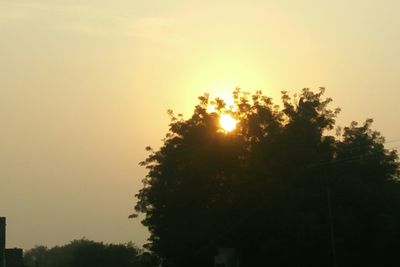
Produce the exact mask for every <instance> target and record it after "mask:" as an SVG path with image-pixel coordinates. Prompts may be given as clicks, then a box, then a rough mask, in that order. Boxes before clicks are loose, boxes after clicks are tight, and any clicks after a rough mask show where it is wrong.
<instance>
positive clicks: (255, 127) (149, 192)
mask: <svg viewBox="0 0 400 267" xmlns="http://www.w3.org/2000/svg"><path fill="white" fill-rule="evenodd" d="M323 93H324V90H323V89H321V90H320V91H319V92H318V93H314V92H312V91H310V90H308V89H304V90H303V91H302V92H301V94H300V95H299V96H295V97H293V98H291V97H290V96H289V95H288V94H287V93H286V92H283V94H282V100H283V108H279V107H278V106H275V105H274V104H273V103H272V100H271V99H270V98H268V97H266V96H264V95H262V94H261V92H257V93H256V94H254V95H249V94H247V93H242V92H241V91H240V90H235V91H234V92H233V97H234V99H235V106H236V109H234V110H232V109H228V108H227V107H226V106H225V104H224V102H223V101H222V100H220V99H216V100H215V101H210V100H209V97H208V96H207V95H205V96H203V97H200V103H199V104H198V105H197V106H196V108H195V110H194V114H193V115H192V117H191V118H189V119H187V120H185V119H183V118H182V117H181V116H174V115H173V113H172V112H170V115H171V119H172V120H171V124H170V130H169V132H168V134H167V135H166V138H165V139H164V144H163V146H162V147H161V148H160V149H159V150H157V151H153V150H151V148H148V150H149V151H150V155H149V157H148V158H147V159H146V160H145V161H144V162H142V165H143V166H145V167H146V168H147V169H148V170H149V173H148V175H147V177H146V178H145V179H144V180H143V182H144V187H143V189H142V190H141V191H140V192H139V194H138V195H137V196H138V198H139V201H138V203H137V205H136V211H138V212H143V213H145V215H146V217H145V219H144V220H143V224H144V225H145V226H147V227H148V229H149V230H150V233H151V237H150V239H149V241H150V242H149V244H148V248H149V249H150V250H151V251H153V252H155V253H157V254H158V255H159V256H160V257H161V259H162V265H163V266H164V267H181V266H182V267H183V266H192V267H196V266H213V265H212V264H213V256H214V255H215V253H216V249H217V248H218V247H232V248H235V249H236V251H237V253H238V255H239V258H240V262H241V266H246V267H251V266H308V267H309V266H334V264H335V263H334V262H335V261H336V263H337V265H338V266H395V265H397V262H399V260H400V256H398V255H397V253H396V249H397V248H398V247H400V228H399V227H398V225H400V213H399V212H398V210H399V208H400V187H399V183H398V180H397V176H398V168H399V163H398V161H397V153H396V152H395V151H389V150H387V149H385V147H384V142H385V140H384V138H383V137H381V135H380V134H379V133H378V132H376V131H373V130H371V127H370V126H371V123H372V120H367V121H366V122H365V123H364V124H363V125H362V126H358V125H357V124H356V123H352V124H351V125H350V126H349V127H346V128H344V129H343V131H342V133H338V134H337V135H336V136H335V135H332V132H334V127H335V118H336V115H337V114H338V112H339V110H338V109H336V110H331V109H329V108H328V105H329V103H330V102H331V99H329V98H328V99H323ZM210 104H211V105H214V106H215V109H216V110H215V111H213V112H211V111H209V105H210ZM221 113H229V114H231V115H232V116H233V117H235V118H236V119H237V120H238V122H239V123H238V126H237V128H236V129H235V130H234V131H232V132H229V133H225V132H223V131H222V130H221V129H220V126H219V121H218V120H219V114H221Z"/></svg>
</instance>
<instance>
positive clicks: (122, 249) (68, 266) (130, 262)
mask: <svg viewBox="0 0 400 267" xmlns="http://www.w3.org/2000/svg"><path fill="white" fill-rule="evenodd" d="M24 261H25V264H26V266H27V267H91V266H93V267H103V266H104V267H109V266H113V267H157V266H158V260H157V258H156V257H154V256H152V255H151V254H150V253H148V252H144V251H142V250H140V249H138V248H137V247H135V246H134V245H132V244H126V245H125V244H117V245H115V244H103V243H98V242H94V241H90V240H86V239H82V240H75V241H72V242H71V243H69V244H67V245H64V246H61V247H59V246H56V247H53V248H51V249H48V248H47V247H44V246H37V247H35V248H33V249H31V250H28V251H27V252H26V253H25V255H24Z"/></svg>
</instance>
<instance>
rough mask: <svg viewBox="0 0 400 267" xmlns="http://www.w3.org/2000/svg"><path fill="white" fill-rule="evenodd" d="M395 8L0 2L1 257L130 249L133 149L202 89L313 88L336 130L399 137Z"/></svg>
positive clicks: (285, 1)
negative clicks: (362, 124)
mask: <svg viewBox="0 0 400 267" xmlns="http://www.w3.org/2000/svg"><path fill="white" fill-rule="evenodd" d="M399 10H400V1H397V0H393V1H389V0H388V1H382V0H381V1H377V0H363V1H361V0H360V1H357V0H352V1H349V0H337V1H325V0H319V1H316V0H312V1H311V0H303V1H299V0H293V1H289V0H279V1H267V0H263V1H261V0H260V1H233V0H230V1H217V0H213V1H208V0H202V1H194V0H192V1H189V0H186V1H177V0H163V1H152V0H145V1H135V0H113V1H111V0H93V1H85V0H79V1H78V0H59V1H57V0H0V123H1V129H0V215H3V216H7V219H8V240H7V243H8V246H9V247H14V246H18V247H23V248H31V247H32V246H34V245H35V244H44V245H48V246H53V245H56V244H64V243H67V242H69V241H70V240H72V239H76V238H82V237H87V238H89V239H94V240H97V241H105V242H127V241H133V242H135V243H137V244H139V245H141V244H143V242H144V241H145V239H146V236H147V233H146V230H145V229H144V228H143V227H142V226H141V225H140V222H139V220H138V219H136V220H128V219H127V217H128V215H129V214H130V213H131V212H132V207H133V205H134V202H135V199H134V195H135V193H136V192H137V190H138V189H139V188H140V187H141V183H140V181H141V179H142V178H143V176H144V175H145V170H144V169H143V168H141V167H139V166H138V162H139V161H141V160H143V159H144V158H145V157H146V152H145V151H144V147H145V146H146V145H152V146H154V147H157V146H159V145H160V144H161V141H160V140H161V139H162V138H163V136H164V134H165V133H166V130H167V124H168V117H167V116H166V110H167V109H168V108H172V109H174V110H176V111H177V112H183V113H184V114H186V115H189V114H190V112H191V110H192V107H193V105H194V104H195V103H196V97H197V96H198V95H200V94H202V93H204V92H206V91H208V92H210V93H211V94H212V95H224V94H226V93H227V92H229V91H230V89H232V88H233V87H235V86H240V87H242V88H244V89H247V90H256V89H257V90H262V91H263V92H264V93H265V94H267V95H270V96H272V97H274V98H278V97H279V92H280V91H281V90H289V91H292V92H297V91H299V90H300V89H301V88H303V87H310V88H317V87H319V86H325V87H327V95H328V96H331V97H333V99H334V104H333V106H332V107H336V106H340V107H341V108H342V113H341V115H340V120H339V122H340V124H342V125H343V124H348V123H349V122H350V121H351V120H359V121H362V120H364V119H365V118H367V117H372V118H374V119H375V121H376V123H375V128H377V129H378V130H380V131H381V132H382V133H383V134H384V135H385V136H386V137H387V139H389V140H391V139H396V138H397V139H398V138H400V122H399V119H398V114H399V112H400V106H399V99H400V75H399V70H400V49H399V47H400V16H399V15H398V12H399ZM392 145H393V146H395V144H393V143H392ZM397 145H399V144H398V143H397Z"/></svg>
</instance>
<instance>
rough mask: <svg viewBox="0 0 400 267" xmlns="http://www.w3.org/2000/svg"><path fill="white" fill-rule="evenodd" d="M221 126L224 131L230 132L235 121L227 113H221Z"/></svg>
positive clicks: (234, 126) (233, 127)
mask: <svg viewBox="0 0 400 267" xmlns="http://www.w3.org/2000/svg"><path fill="white" fill-rule="evenodd" d="M219 123H220V125H221V128H222V129H223V130H224V131H225V132H231V131H233V130H234V129H235V128H236V124H237V121H236V120H235V119H234V118H233V117H232V116H231V115H229V114H223V115H221V117H220V118H219Z"/></svg>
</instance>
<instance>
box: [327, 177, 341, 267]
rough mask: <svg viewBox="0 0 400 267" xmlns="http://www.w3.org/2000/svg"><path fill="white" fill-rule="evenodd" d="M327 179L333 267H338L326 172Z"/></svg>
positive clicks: (328, 188) (328, 189) (328, 190)
mask: <svg viewBox="0 0 400 267" xmlns="http://www.w3.org/2000/svg"><path fill="white" fill-rule="evenodd" d="M325 178H326V201H327V204H328V221H329V232H330V239H331V240H330V241H331V251H332V261H333V264H332V265H333V267H337V266H338V265H337V257H336V244H335V231H334V228H333V213H332V201H331V190H330V187H329V186H330V184H329V177H328V175H327V173H326V172H325Z"/></svg>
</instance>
